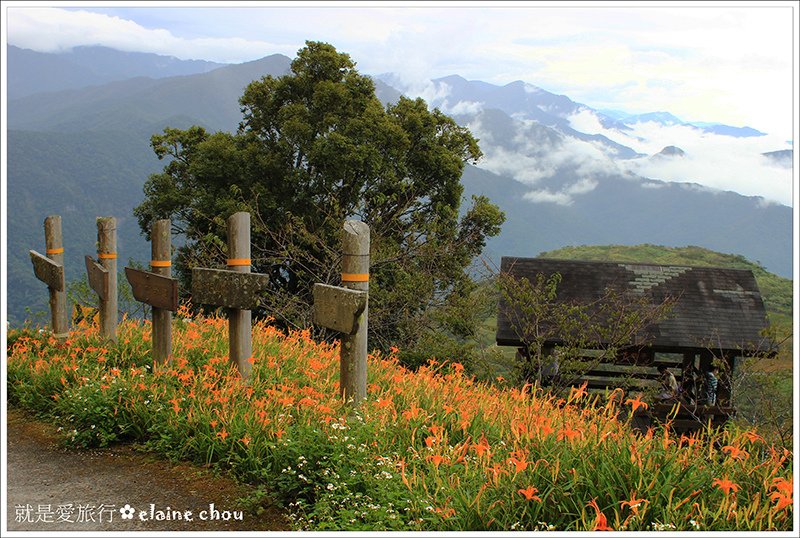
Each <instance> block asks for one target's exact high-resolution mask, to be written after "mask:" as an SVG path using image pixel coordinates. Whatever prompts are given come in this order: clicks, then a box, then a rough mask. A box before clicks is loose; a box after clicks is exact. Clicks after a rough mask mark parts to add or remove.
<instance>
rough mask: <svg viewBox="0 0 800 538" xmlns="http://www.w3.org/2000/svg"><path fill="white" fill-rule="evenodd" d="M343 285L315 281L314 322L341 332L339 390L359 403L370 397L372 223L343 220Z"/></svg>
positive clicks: (350, 399) (349, 399) (343, 395)
mask: <svg viewBox="0 0 800 538" xmlns="http://www.w3.org/2000/svg"><path fill="white" fill-rule="evenodd" d="M342 286H343V287H336V286H327V285H324V284H315V285H314V323H316V324H318V325H322V326H323V327H327V328H329V329H332V330H335V331H340V332H342V333H343V334H342V343H341V351H340V356H339V393H340V394H341V395H342V397H343V398H344V399H345V400H346V401H348V402H352V403H353V404H354V405H358V404H360V403H361V401H362V400H364V399H365V398H366V397H367V313H368V310H369V226H367V225H366V224H364V223H363V222H360V221H357V220H348V221H347V222H345V223H344V236H343V239H342Z"/></svg>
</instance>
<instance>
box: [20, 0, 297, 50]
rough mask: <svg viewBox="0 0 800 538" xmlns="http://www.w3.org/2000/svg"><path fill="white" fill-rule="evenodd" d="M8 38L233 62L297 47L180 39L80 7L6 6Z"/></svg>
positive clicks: (46, 46) (41, 46) (45, 45)
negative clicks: (98, 46)
mask: <svg viewBox="0 0 800 538" xmlns="http://www.w3.org/2000/svg"><path fill="white" fill-rule="evenodd" d="M6 13H7V14H8V21H7V27H8V42H9V43H10V44H12V45H15V46H18V47H21V48H27V49H32V50H36V51H39V52H64V51H68V50H70V49H72V48H73V47H76V46H82V45H102V46H106V47H111V48H115V49H118V50H123V51H133V52H151V53H155V54H163V55H170V56H175V57H177V58H181V59H204V60H211V61H217V62H222V63H235V62H240V61H243V60H242V59H243V58H244V59H248V60H251V59H256V58H261V57H263V56H267V55H269V54H275V53H284V54H289V55H291V56H294V54H295V53H296V52H297V48H298V47H297V46H295V45H291V46H286V45H282V44H279V43H273V42H270V41H263V40H250V39H243V38H240V37H196V38H191V39H187V38H180V37H176V36H175V35H173V34H172V33H171V32H170V31H169V30H166V29H163V28H156V29H151V28H145V27H143V26H141V25H139V24H137V23H135V22H133V21H132V20H128V19H123V18H120V17H117V16H110V15H105V14H101V13H93V12H91V11H84V10H75V11H72V10H65V9H58V8H52V7H36V8H30V7H9V8H7V10H6Z"/></svg>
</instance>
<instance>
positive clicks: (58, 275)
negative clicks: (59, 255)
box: [29, 250, 64, 291]
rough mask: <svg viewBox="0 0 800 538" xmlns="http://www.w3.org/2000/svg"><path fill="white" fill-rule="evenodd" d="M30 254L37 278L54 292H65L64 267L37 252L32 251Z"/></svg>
mask: <svg viewBox="0 0 800 538" xmlns="http://www.w3.org/2000/svg"><path fill="white" fill-rule="evenodd" d="M29 253H30V255H31V263H33V274H34V275H36V278H38V279H39V280H41V281H42V282H44V283H45V284H47V287H48V288H50V289H52V290H55V291H64V266H62V265H60V264H58V263H56V262H54V261H53V260H51V259H50V258H48V257H46V256H42V255H41V254H39V253H38V252H36V251H35V250H30V251H29Z"/></svg>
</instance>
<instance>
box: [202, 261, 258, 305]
mask: <svg viewBox="0 0 800 538" xmlns="http://www.w3.org/2000/svg"><path fill="white" fill-rule="evenodd" d="M268 287H269V275H264V274H260V273H238V272H236V271H226V270H224V269H205V268H202V267H195V268H194V269H192V301H193V302H195V303H197V304H209V305H216V306H224V307H227V308H232V309H243V310H252V309H254V308H257V307H258V305H259V304H261V296H262V295H263V294H264V292H265V291H266V290H267V289H268Z"/></svg>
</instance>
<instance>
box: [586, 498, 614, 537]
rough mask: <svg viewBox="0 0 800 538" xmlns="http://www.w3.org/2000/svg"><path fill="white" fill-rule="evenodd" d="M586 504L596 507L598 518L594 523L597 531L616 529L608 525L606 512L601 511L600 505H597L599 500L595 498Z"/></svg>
mask: <svg viewBox="0 0 800 538" xmlns="http://www.w3.org/2000/svg"><path fill="white" fill-rule="evenodd" d="M586 506H591V507H592V508H594V511H595V514H596V515H597V519H596V520H595V523H594V529H593V530H596V531H613V530H614V529H613V528H611V527H609V526H608V520H607V519H606V516H605V514H603V512H601V511H600V507H599V506H597V501H595V500H594V499H592V500H591V502H590V503H589V504H587V505H586Z"/></svg>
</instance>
